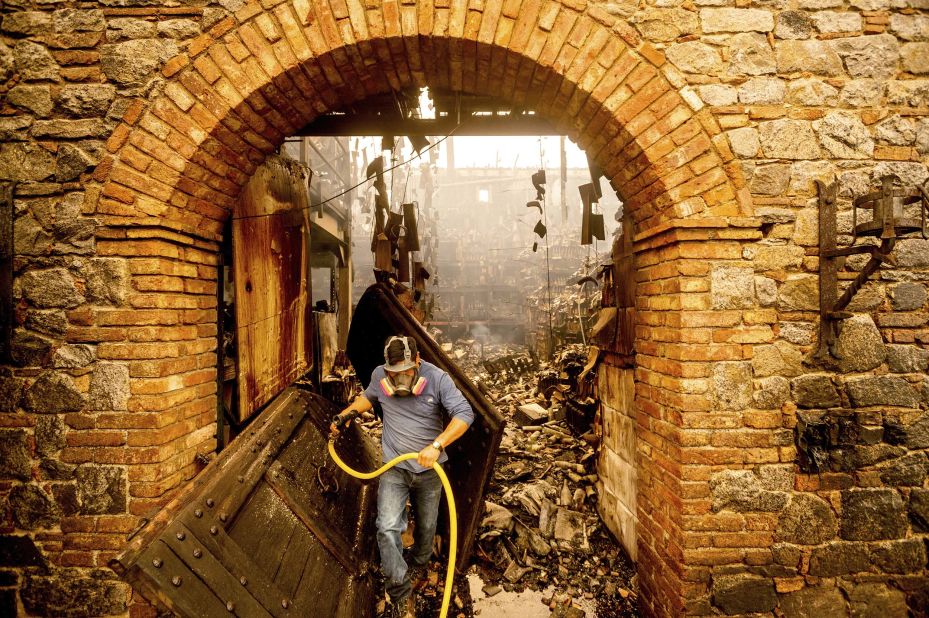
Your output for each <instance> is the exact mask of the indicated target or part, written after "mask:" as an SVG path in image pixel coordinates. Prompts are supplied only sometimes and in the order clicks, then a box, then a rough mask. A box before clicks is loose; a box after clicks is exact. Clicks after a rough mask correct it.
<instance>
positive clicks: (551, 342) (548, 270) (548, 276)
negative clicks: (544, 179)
mask: <svg viewBox="0 0 929 618" xmlns="http://www.w3.org/2000/svg"><path fill="white" fill-rule="evenodd" d="M539 169H540V170H544V169H545V152H544V151H543V150H542V138H541V137H539ZM546 195H548V191H546V192H545V193H543V194H542V223H543V225H545V229H546V230H548V201H547V200H546V197H545V196H546ZM549 236H551V234H548V233H547V232H546V234H545V287H546V291H547V294H548V359H549V360H551V359H552V357H553V356H554V354H555V339H554V335H553V333H552V313H554V311H555V308H554V307H553V306H552V267H551V262H550V261H549V256H548V237H549Z"/></svg>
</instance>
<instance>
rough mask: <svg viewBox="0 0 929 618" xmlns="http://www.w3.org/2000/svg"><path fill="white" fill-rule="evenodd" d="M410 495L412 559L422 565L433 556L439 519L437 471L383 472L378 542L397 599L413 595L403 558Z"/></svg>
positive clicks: (390, 590) (391, 591)
mask: <svg viewBox="0 0 929 618" xmlns="http://www.w3.org/2000/svg"><path fill="white" fill-rule="evenodd" d="M407 498H410V503H411V504H412V505H413V508H414V509H415V513H416V531H415V534H414V536H413V539H414V542H413V548H412V550H410V562H411V563H412V565H413V566H422V565H424V564H426V562H428V560H429V556H431V555H432V541H433V538H434V537H435V528H436V523H437V521H438V518H439V502H440V500H441V499H442V481H441V480H440V479H439V475H438V474H437V473H436V471H435V470H427V471H425V472H422V473H420V474H416V473H415V472H410V471H409V470H403V469H401V468H398V467H394V468H391V469H390V470H388V471H387V472H385V473H384V474H382V475H381V478H380V481H379V485H378V488H377V545H378V548H379V549H380V552H381V570H382V571H383V572H384V575H386V576H387V583H386V586H385V587H386V590H387V594H389V595H390V598H391V599H392V600H394V601H401V600H403V599H405V598H406V597H408V596H409V595H410V590H411V584H410V574H409V571H408V568H407V563H406V561H405V560H404V559H403V542H402V541H401V540H400V535H401V534H402V533H403V531H404V530H405V529H406V524H407V512H406V502H407Z"/></svg>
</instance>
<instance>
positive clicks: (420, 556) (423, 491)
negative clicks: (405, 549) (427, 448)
mask: <svg viewBox="0 0 929 618" xmlns="http://www.w3.org/2000/svg"><path fill="white" fill-rule="evenodd" d="M414 476H416V479H414V481H413V487H412V491H411V494H412V496H411V498H412V500H411V501H412V503H413V508H415V509H416V532H415V534H414V542H413V548H412V549H411V550H410V562H411V563H412V564H413V565H414V566H422V565H424V564H426V562H428V561H429V557H430V556H431V555H432V542H433V539H435V529H436V524H437V522H438V519H439V503H440V502H441V501H442V480H441V479H440V478H439V475H438V473H437V472H436V471H435V470H427V471H426V472H422V473H421V474H416V475H414Z"/></svg>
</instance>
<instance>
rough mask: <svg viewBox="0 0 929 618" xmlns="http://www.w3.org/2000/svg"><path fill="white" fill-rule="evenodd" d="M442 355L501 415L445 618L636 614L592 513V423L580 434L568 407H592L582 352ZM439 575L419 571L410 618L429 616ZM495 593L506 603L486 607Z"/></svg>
mask: <svg viewBox="0 0 929 618" xmlns="http://www.w3.org/2000/svg"><path fill="white" fill-rule="evenodd" d="M444 347H445V348H446V349H445V351H446V352H447V353H448V354H449V356H450V357H451V358H453V359H455V360H456V362H458V363H459V365H460V366H461V367H462V369H463V370H464V371H465V372H466V373H468V374H469V376H470V377H471V378H472V379H473V380H474V381H475V383H477V384H478V386H479V387H480V388H481V390H482V391H483V392H484V393H485V395H487V396H488V397H489V398H490V399H491V400H492V401H493V402H494V404H495V405H496V406H497V408H498V409H499V410H500V411H501V413H503V414H504V416H505V417H506V418H507V425H506V429H505V434H504V437H503V440H502V442H501V445H500V451H499V453H498V455H497V460H496V465H495V468H494V475H493V477H492V479H491V483H490V487H489V490H488V493H487V494H486V496H485V517H484V520H483V522H482V524H481V528H480V533H479V537H478V539H477V540H476V543H475V545H474V551H473V555H472V559H471V565H472V566H471V568H470V570H469V572H468V574H466V575H465V576H461V577H459V578H458V580H457V581H456V591H455V592H456V594H455V599H454V600H455V606H454V607H453V609H452V611H450V612H449V615H450V616H456V618H471V617H473V616H481V617H482V618H502V617H504V616H512V615H517V613H516V611H514V610H516V608H518V615H519V616H521V617H522V618H528V617H530V616H537V615H540V616H559V617H577V618H580V617H583V616H587V617H589V618H593V617H594V616H596V617H600V618H609V617H614V616H637V615H638V613H637V611H636V596H637V592H636V578H635V568H634V565H633V564H632V562H631V561H630V560H629V558H628V557H627V555H626V553H625V551H624V550H623V549H622V548H621V546H620V545H619V543H617V541H616V540H615V539H614V538H613V536H612V535H611V533H610V532H609V530H607V528H606V526H605V525H604V524H603V522H602V521H601V520H600V517H599V515H598V514H597V494H596V490H595V483H596V480H597V476H596V459H597V444H598V442H599V439H598V435H597V430H596V422H594V423H593V424H592V425H590V426H589V427H586V426H585V420H584V419H583V418H581V419H580V420H578V417H577V415H575V416H574V417H573V418H572V417H571V416H570V412H569V410H568V408H570V407H571V406H570V402H571V401H578V400H581V403H583V404H585V405H584V406H581V407H582V408H583V407H585V406H586V407H587V408H589V409H595V408H596V402H595V401H594V400H592V399H591V398H590V397H589V396H585V395H584V394H583V391H584V389H583V387H582V386H579V385H578V380H577V377H578V374H579V373H580V372H581V371H582V370H583V367H584V364H585V362H586V357H587V350H586V348H582V347H581V346H572V347H569V348H567V349H565V350H562V351H561V353H560V354H558V355H557V356H556V358H555V359H554V360H553V361H552V363H541V364H539V363H537V362H536V360H535V359H533V358H531V357H530V355H529V354H528V353H527V352H526V351H525V350H524V349H523V348H521V347H518V346H512V345H507V346H503V345H493V346H492V345H485V346H481V345H480V344H477V343H474V342H471V341H460V342H456V343H455V344H454V345H452V344H445V346H444ZM591 404H592V405H591ZM588 420H593V419H592V418H591V419H588ZM569 421H570V424H569ZM578 425H580V427H578ZM585 427H586V429H587V430H586V431H584V429H585ZM581 431H583V433H581ZM575 433H580V435H575ZM445 568H446V565H445V563H444V562H438V561H436V562H433V563H432V564H431V569H430V571H429V572H428V574H427V577H426V580H425V582H424V585H423V586H421V587H420V589H419V591H418V599H417V610H418V611H417V616H418V617H419V618H424V617H433V616H438V612H439V607H440V605H441V599H442V585H441V582H443V581H444V577H445ZM472 591H474V592H476V594H475V595H474V598H473V599H472V594H471V593H472ZM526 591H537V592H536V593H527V592H526ZM520 593H522V594H520ZM498 594H500V595H502V596H501V598H502V597H506V596H509V597H511V599H510V600H508V602H505V603H497V602H494V601H493V599H494V597H495V596H496V595H498ZM527 600H528V602H530V603H532V604H538V605H537V606H526V603H527ZM546 605H547V606H548V608H546V607H545V606H546ZM508 607H512V608H513V610H510V609H506V608H508ZM540 611H541V612H542V613H539V612H540Z"/></svg>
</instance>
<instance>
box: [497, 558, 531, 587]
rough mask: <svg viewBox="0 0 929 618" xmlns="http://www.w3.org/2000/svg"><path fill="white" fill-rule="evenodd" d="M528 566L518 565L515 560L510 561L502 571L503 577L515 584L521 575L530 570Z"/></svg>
mask: <svg viewBox="0 0 929 618" xmlns="http://www.w3.org/2000/svg"><path fill="white" fill-rule="evenodd" d="M531 570H532V569H530V568H529V567H523V566H519V564H517V562H516V561H515V560H512V561H510V564H509V565H508V566H507V567H506V571H504V573H503V577H504V578H505V579H506V580H507V581H508V582H510V583H511V584H515V583H516V582H518V581H519V580H521V579H522V578H523V575H525V574H526V573H528V572H529V571H531Z"/></svg>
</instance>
